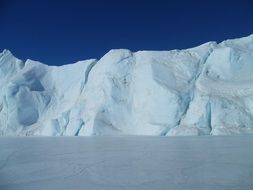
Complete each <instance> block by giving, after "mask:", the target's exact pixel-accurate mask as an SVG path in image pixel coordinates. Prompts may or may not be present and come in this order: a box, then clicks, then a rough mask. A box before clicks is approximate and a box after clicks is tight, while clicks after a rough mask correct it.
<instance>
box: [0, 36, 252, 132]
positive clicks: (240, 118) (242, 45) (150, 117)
mask: <svg viewBox="0 0 253 190" xmlns="http://www.w3.org/2000/svg"><path fill="white" fill-rule="evenodd" d="M252 132H253V35H251V36H248V37H245V38H240V39H234V40H227V41H224V42H222V43H219V44H217V43H215V42H209V43H206V44H203V45H201V46H198V47H195V48H191V49H186V50H172V51H138V52H134V53H133V52H131V51H129V50H125V49H118V50H111V51H109V52H108V53H107V54H106V55H104V56H103V57H102V58H101V59H100V60H95V59H94V60H85V61H80V62H77V63H74V64H69V65H63V66H60V67H56V66H48V65H45V64H42V63H40V62H36V61H32V60H27V61H25V62H24V61H22V60H19V59H17V58H15V57H14V56H13V55H12V54H11V52H10V51H8V50H4V51H3V52H2V53H0V135H15V136H18V135H21V136H26V135H43V136H45V135H46V136H60V135H70V136H74V135H80V136H90V135H123V134H130V135H167V136H173V135H209V134H211V135H227V134H240V133H252Z"/></svg>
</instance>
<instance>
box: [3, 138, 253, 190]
mask: <svg viewBox="0 0 253 190" xmlns="http://www.w3.org/2000/svg"><path fill="white" fill-rule="evenodd" d="M252 144H253V136H226V137H223V136H216V137H214V136H202V137H134V136H125V137H123V136H118V137H55V138H53V137H49V138H46V137H41V138H38V137H36V138H35V137H28V138H17V137H13V138H7V137H3V138H0V150H1V151H0V189H1V190H41V189H43V190H44V189H45V190H58V189H59V190H65V189H68V190H69V189H71V190H75V189H78V190H79V189H87V190H94V189H103V190H109V189H115V190H120V189H124V190H125V189H131V190H134V189H136V190H148V189H152V190H158V189H166V190H168V189H172V190H181V189H184V190H186V189H187V190H189V189H193V190H198V189H199V190H206V189H208V190H216V189H217V190H225V189H228V190H235V189H236V190H237V189H238V190H252V189H253V151H252Z"/></svg>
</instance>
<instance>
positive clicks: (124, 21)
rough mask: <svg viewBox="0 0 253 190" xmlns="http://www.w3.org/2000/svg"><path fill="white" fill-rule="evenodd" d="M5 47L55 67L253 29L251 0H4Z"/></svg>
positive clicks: (0, 17) (0, 15)
mask: <svg viewBox="0 0 253 190" xmlns="http://www.w3.org/2000/svg"><path fill="white" fill-rule="evenodd" d="M0 23H1V24H0V51H2V49H9V50H11V51H12V52H13V53H14V55H16V56H17V57H19V58H21V59H24V60H25V59H27V58H30V59H34V60H39V61H42V62H44V63H47V64H51V65H60V64H66V63H72V62H75V61H77V60H83V59H88V58H100V57H101V56H102V55H104V54H105V53H106V52H107V51H109V50H110V49H114V48H128V49H131V50H132V51H137V50H170V49H181V48H189V47H193V46H197V45H200V44H201V43H204V42H207V41H214V40H215V41H218V42H219V41H222V40H225V39H227V38H236V37H243V36H247V35H249V34H252V33H253V1H251V0H238V1H233V0H219V1H218V0H211V1H205V0H202V1H200V0H167V1H165V0H135V1H134V0H125V1H123V0H100V1H99V0H82V1H81V0H68V1H67V0H22V1H21V0H0Z"/></svg>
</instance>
